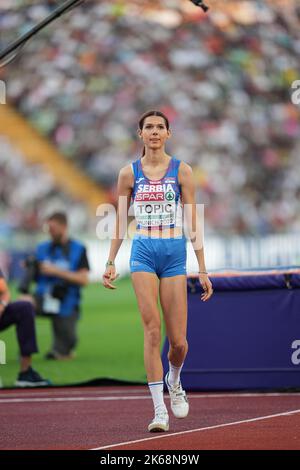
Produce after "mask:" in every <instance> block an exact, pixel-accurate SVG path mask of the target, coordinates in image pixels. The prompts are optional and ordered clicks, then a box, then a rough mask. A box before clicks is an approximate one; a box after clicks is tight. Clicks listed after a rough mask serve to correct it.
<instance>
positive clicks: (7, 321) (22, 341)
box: [0, 272, 38, 357]
mask: <svg viewBox="0 0 300 470" xmlns="http://www.w3.org/2000/svg"><path fill="white" fill-rule="evenodd" d="M0 273H1V272H0ZM34 317H35V312H34V307H33V305H32V304H31V303H30V302H24V301H18V302H11V303H9V304H8V305H7V307H6V308H5V310H4V312H3V314H2V316H1V317H0V331H3V330H6V328H8V327H10V326H11V325H16V330H17V338H18V343H19V348H20V353H21V356H22V357H28V356H31V354H33V353H37V352H38V347H37V342H36V333H35V323H34Z"/></svg>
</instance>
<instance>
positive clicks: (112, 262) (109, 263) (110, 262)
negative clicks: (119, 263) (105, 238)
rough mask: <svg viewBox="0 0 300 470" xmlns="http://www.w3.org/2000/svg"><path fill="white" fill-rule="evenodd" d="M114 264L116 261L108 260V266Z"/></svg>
mask: <svg viewBox="0 0 300 470" xmlns="http://www.w3.org/2000/svg"><path fill="white" fill-rule="evenodd" d="M114 265H115V262H114V261H107V263H106V267H107V266H114Z"/></svg>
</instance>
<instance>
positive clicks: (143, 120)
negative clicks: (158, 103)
mask: <svg viewBox="0 0 300 470" xmlns="http://www.w3.org/2000/svg"><path fill="white" fill-rule="evenodd" d="M150 116H159V117H162V118H163V119H164V120H165V123H166V128H167V129H168V130H169V129H170V123H169V119H168V118H167V116H166V115H165V114H164V113H162V112H161V111H155V110H150V111H147V112H146V113H144V114H143V115H142V116H141V118H140V120H139V129H140V130H143V127H144V122H145V119H146V118H147V117H150ZM145 153H146V149H145V146H144V149H143V155H142V157H143V156H144V155H145Z"/></svg>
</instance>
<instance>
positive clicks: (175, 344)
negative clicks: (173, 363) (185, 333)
mask: <svg viewBox="0 0 300 470" xmlns="http://www.w3.org/2000/svg"><path fill="white" fill-rule="evenodd" d="M169 343H170V347H171V348H172V349H173V351H175V352H176V353H177V354H185V353H187V350H188V342H187V340H186V338H178V339H175V340H172V339H170V340H169Z"/></svg>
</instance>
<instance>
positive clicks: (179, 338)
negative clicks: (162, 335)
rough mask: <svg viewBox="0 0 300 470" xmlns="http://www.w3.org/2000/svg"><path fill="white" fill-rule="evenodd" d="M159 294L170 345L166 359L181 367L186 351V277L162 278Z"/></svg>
mask: <svg viewBox="0 0 300 470" xmlns="http://www.w3.org/2000/svg"><path fill="white" fill-rule="evenodd" d="M159 294H160V303H161V306H162V310H163V314H164V320H165V324H166V333H167V336H168V339H169V345H170V349H169V353H168V359H169V362H170V363H171V364H172V365H173V366H175V367H181V366H182V364H183V362H184V360H185V357H186V354H187V351H188V343H187V339H186V332H187V292H186V276H185V275H179V276H171V277H162V278H161V280H160V286H159Z"/></svg>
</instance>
